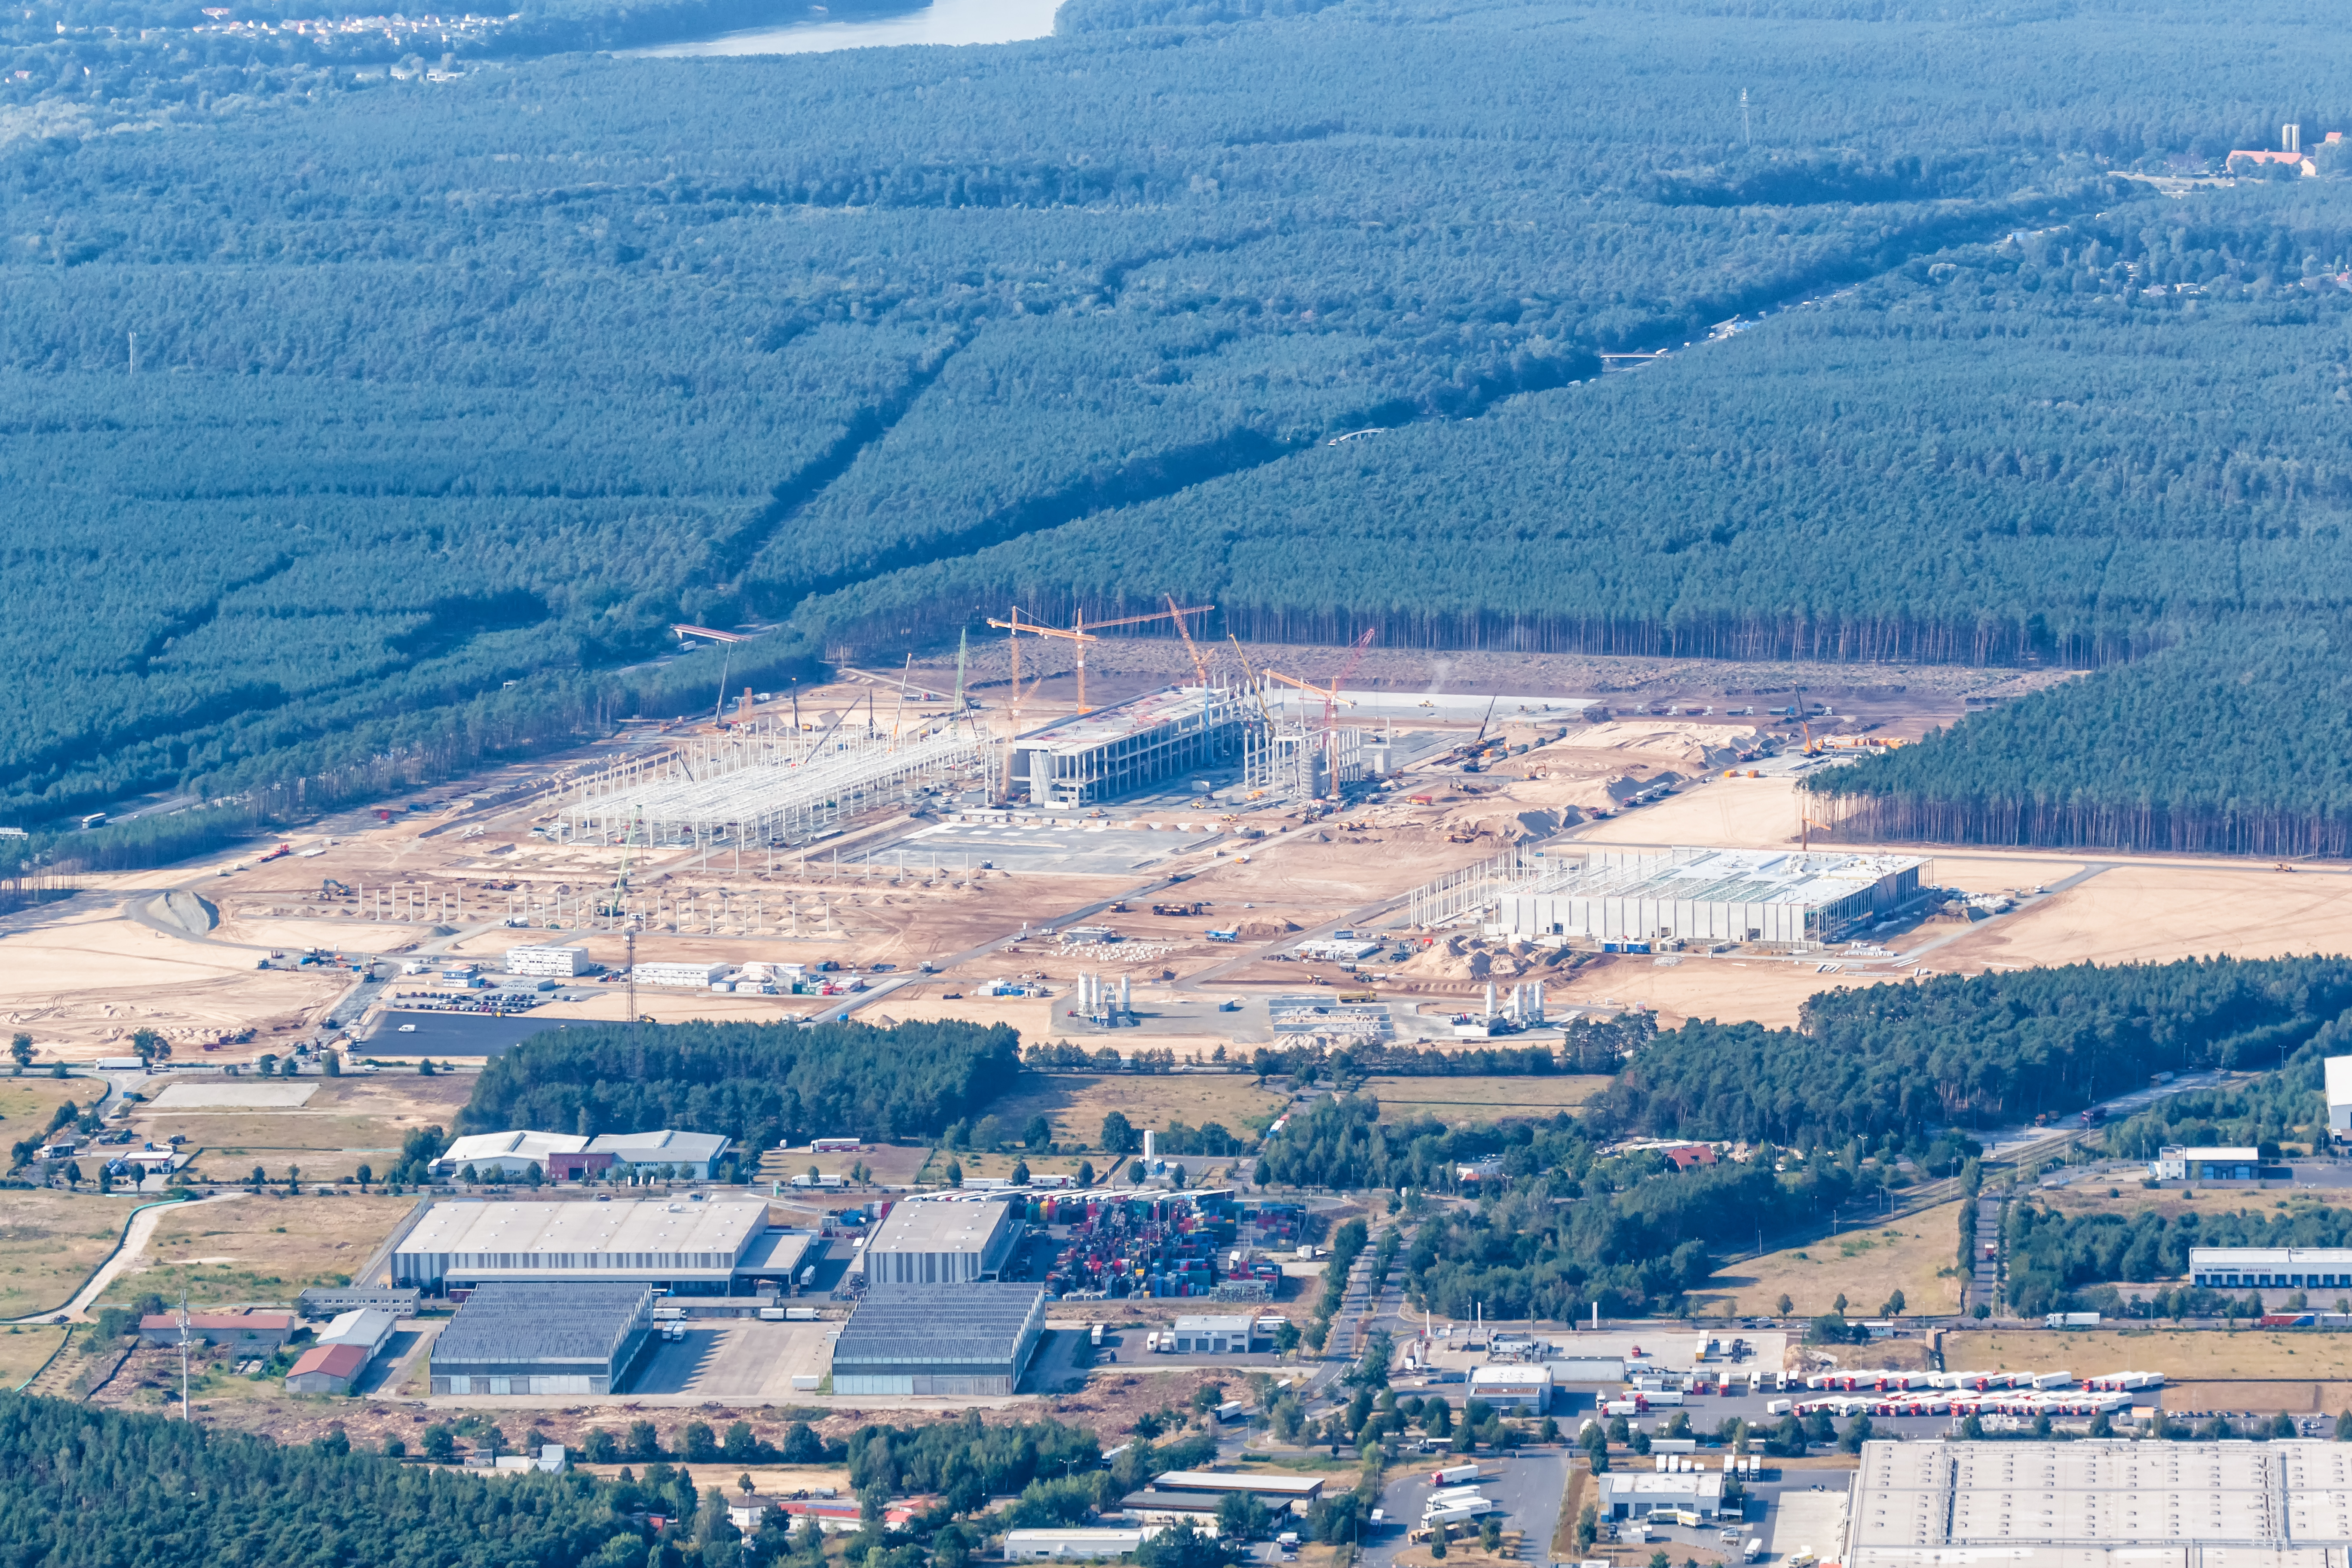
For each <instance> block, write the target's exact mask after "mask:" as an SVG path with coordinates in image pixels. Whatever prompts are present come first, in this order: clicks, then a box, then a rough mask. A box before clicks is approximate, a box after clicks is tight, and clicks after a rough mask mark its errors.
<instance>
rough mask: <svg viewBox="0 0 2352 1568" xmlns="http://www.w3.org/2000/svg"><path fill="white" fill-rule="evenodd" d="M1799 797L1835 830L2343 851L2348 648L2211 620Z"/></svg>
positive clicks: (2333, 640)
mask: <svg viewBox="0 0 2352 1568" xmlns="http://www.w3.org/2000/svg"><path fill="white" fill-rule="evenodd" d="M2330 526H2332V525H2330ZM1805 787H1806V788H1808V789H1809V790H1811V791H1812V792H1814V794H1815V795H1817V796H1820V797H1821V800H1820V804H1819V806H1818V807H1817V808H1815V809H1818V810H1819V811H1820V812H1821V814H1822V817H1823V818H1824V819H1825V823H1824V826H1828V827H1829V828H1830V829H1831V830H1832V836H1833V837H1843V838H1852V839H1860V840H1870V839H1902V840H1910V841H1917V840H1921V839H1927V840H1931V841H1937V842H1944V843H1961V844H2045V845H2063V846H2079V847H2100V848H2119V849H2152V850H2170V851H2178V852H2190V853H2204V854H2221V855H2263V856H2280V857H2290V856H2294V857H2299V856H2306V855H2329V856H2341V855H2345V854H2347V853H2352V647H2348V646H2347V639H2346V637H2345V634H2344V632H2343V631H2342V629H2341V627H2340V626H2335V625H2331V624H2313V623H2311V622H2294V621H2289V622H2287V623H2285V624H2284V625H2282V626H2271V627H2267V628H2263V629H2259V630H2257V629H2252V628H2241V627H2236V626H2231V627H2224V628H2216V629H2213V630H2210V631H2208V632H2206V633H2204V634H2202V635H2200V636H2198V637H2193V638H2192V639H2191V640H2190V641H2189V642H2188V643H2186V644H2185V645H2183V646H2181V647H2176V648H2172V649H2168V650H2167V651H2166V652H2163V653H2160V654H2158V655H2157V656H2156V657H2155V658H2150V659H2148V660H2147V661H2146V662H2145V663H2140V664H2134V665H2129V666H2126V667H2124V668H2118V669H2114V670H2110V671H2107V672H2105V673H2103V674H2101V675H2099V676H2097V677H2095V678H2094V679H2088V680H2079V681H2072V682H2069V683H2067V684H2065V685H2063V686H2058V687H2054V688H2052V689H2048V690H2044V691H2041V692H2038V693H2036V694H2034V695H2033V696H2031V697H2028V698H2025V699H2022V700H2019V701H2017V702H2014V703H2011V704H2009V705H2008V706H2006V707H2003V708H2001V709H2000V710H1996V711H1993V712H1990V713H1983V714H1978V715H1975V716H1972V717H1970V718H1969V719H1968V720H1966V721H1963V722H1961V723H1959V724H1958V725H1956V726H1955V727H1953V728H1952V729H1951V730H1949V731H1944V732H1940V733H1936V734H1931V735H1930V736H1929V737H1928V738H1927V741H1926V742H1925V743H1923V744H1920V745H1916V746H1906V747H1903V748H1901V749H1900V750H1897V751H1892V752H1883V753H1879V754H1876V755H1873V756H1871V757H1868V758H1865V759H1864V760H1863V761H1861V762H1859V763H1855V764H1854V765H1853V766H1851V767H1842V768H1833V769H1828V770H1825V771H1823V772H1821V773H1814V774H1813V775H1811V777H1809V778H1807V779H1806V780H1805Z"/></svg>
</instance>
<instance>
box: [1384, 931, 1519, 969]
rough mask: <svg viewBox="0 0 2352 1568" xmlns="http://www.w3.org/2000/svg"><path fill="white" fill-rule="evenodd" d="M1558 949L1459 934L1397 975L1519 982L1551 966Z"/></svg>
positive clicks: (1410, 961) (1424, 952) (1402, 965)
mask: <svg viewBox="0 0 2352 1568" xmlns="http://www.w3.org/2000/svg"><path fill="white" fill-rule="evenodd" d="M1558 956H1559V952H1558V950H1556V949H1551V948H1540V947H1535V946H1531V945H1530V944H1528V943H1527V942H1506V941H1504V940H1502V939H1500V938H1494V937H1483V936H1472V935H1470V934H1468V933H1466V932H1460V931H1457V932H1455V933H1454V934H1453V935H1451V936H1448V937H1446V938H1444V940H1443V941H1441V942H1437V943H1435V944H1434V945H1433V946H1430V947H1426V948H1423V950H1422V951H1421V952H1417V953H1414V954H1413V955H1412V957H1411V958H1409V959H1407V960H1405V961H1404V962H1403V963H1400V964H1398V965H1397V966H1396V969H1395V971H1394V973H1399V974H1411V975H1417V976H1421V977H1423V978H1427V979H1431V980H1516V979H1517V978H1518V977H1519V976H1521V975H1523V974H1528V973H1533V972H1535V971H1537V970H1540V969H1546V968H1549V967H1550V965H1551V963H1552V962H1553V961H1554V960H1555V959H1556V958H1557V957H1558Z"/></svg>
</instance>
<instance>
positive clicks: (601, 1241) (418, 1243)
mask: <svg viewBox="0 0 2352 1568" xmlns="http://www.w3.org/2000/svg"><path fill="white" fill-rule="evenodd" d="M767 1226H768V1205H766V1204H764V1203H715V1204H714V1203H703V1204H697V1203H677V1202H672V1203H662V1202H640V1203H590V1202H584V1201H570V1202H564V1201H557V1202H544V1203H446V1204H436V1205H433V1207H432V1208H431V1209H429V1210H427V1211H426V1212H425V1217H424V1218H423V1219H421V1220H418V1221H417V1222H416V1226H415V1229H413V1230H411V1231H410V1232H409V1233H408V1234H407V1235H406V1236H404V1237H402V1238H401V1240H400V1245H399V1246H398V1247H395V1248H394V1252H395V1253H396V1254H399V1255H408V1254H415V1253H447V1254H451V1255H453V1256H452V1264H451V1266H452V1267H453V1268H454V1267H457V1262H456V1259H457V1258H479V1257H482V1256H485V1255H496V1256H500V1257H505V1258H518V1257H520V1256H521V1255H526V1254H530V1255H538V1254H566V1255H570V1256H572V1257H575V1258H576V1257H581V1256H583V1255H589V1254H613V1253H644V1254H650V1255H653V1256H656V1257H658V1258H681V1257H683V1256H685V1255H688V1254H696V1253H700V1254H710V1255H719V1254H723V1255H724V1256H725V1258H727V1263H725V1264H716V1265H709V1266H708V1267H719V1268H724V1267H729V1266H731V1264H732V1262H733V1260H734V1259H735V1258H737V1257H738V1256H740V1254H741V1252H742V1250H743V1248H744V1247H745V1246H746V1245H747V1244H748V1243H749V1241H750V1240H751V1237H754V1236H757V1235H759V1234H760V1233H761V1231H763V1230H765V1229H766V1228H767ZM498 1267H501V1268H506V1267H542V1268H543V1267H557V1265H553V1264H545V1263H542V1264H536V1265H531V1264H521V1263H516V1264H499V1265H498ZM568 1267H580V1268H588V1267H596V1265H593V1264H586V1263H583V1264H575V1265H569V1266H568ZM655 1267H706V1266H705V1265H700V1264H695V1265H677V1264H663V1265H656V1266H655Z"/></svg>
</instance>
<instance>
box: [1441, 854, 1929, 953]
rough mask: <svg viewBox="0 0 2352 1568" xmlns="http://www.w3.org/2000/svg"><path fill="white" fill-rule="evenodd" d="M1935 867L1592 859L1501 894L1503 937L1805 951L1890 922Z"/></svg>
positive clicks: (1741, 857)
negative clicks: (1767, 945) (1759, 945)
mask: <svg viewBox="0 0 2352 1568" xmlns="http://www.w3.org/2000/svg"><path fill="white" fill-rule="evenodd" d="M1932 864H1933V862H1931V861H1928V860H1925V859H1921V858H1916V857H1914V856H1909V855H1860V854H1855V853H1853V852H1851V851H1847V850H1835V851H1825V850H1814V851H1811V852H1805V851H1799V850H1783V849H1693V848H1678V849H1668V850H1664V851H1660V852H1652V853H1639V852H1634V851H1628V850H1608V849H1596V850H1594V851H1593V852H1592V853H1591V856H1590V857H1588V858H1586V859H1585V860H1584V861H1583V863H1582V865H1581V866H1578V865H1577V864H1576V863H1574V862H1572V861H1571V862H1568V863H1566V864H1555V865H1553V866H1551V867H1548V868H1544V869H1542V870H1540V871H1536V872H1532V873H1530V875H1529V876H1528V878H1527V879H1524V880H1523V881H1522V883H1521V885H1520V886H1519V887H1518V888H1517V889H1504V890H1502V891H1500V892H1499V893H1498V895H1497V897H1496V900H1495V912H1494V915H1493V917H1492V920H1491V923H1490V925H1489V928H1488V929H1489V930H1490V931H1491V932H1492V933H1493V934H1495V935H1497V936H1509V937H1520V938H1530V939H1532V938H1541V937H1547V936H1551V937H1569V938H1575V939H1581V940H1586V941H1592V942H1657V941H1682V942H1779V943H1785V944H1788V945H1790V946H1798V945H1801V944H1805V943H1810V942H1829V941H1832V940H1835V939H1836V938H1837V937H1838V936H1839V935H1840V934H1841V933H1842V932H1843V931H1845V930H1846V929H1847V928H1849V927H1853V926H1855V925H1858V924H1863V923H1866V922H1869V921H1875V920H1878V919H1883V918H1885V916H1887V915H1889V914H1892V913H1893V912H1894V911H1895V910H1899V909H1901V908H1903V907H1904V906H1905V905H1906V904H1910V903H1912V902H1914V901H1916V900H1917V899H1918V897H1919V892H1920V885H1921V873H1922V871H1923V870H1925V869H1926V868H1928V867H1930V866H1931V865H1932Z"/></svg>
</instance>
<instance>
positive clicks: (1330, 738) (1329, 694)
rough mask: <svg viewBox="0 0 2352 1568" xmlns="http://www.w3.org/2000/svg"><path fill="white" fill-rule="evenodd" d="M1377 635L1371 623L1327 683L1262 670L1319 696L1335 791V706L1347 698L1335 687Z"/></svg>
mask: <svg viewBox="0 0 2352 1568" xmlns="http://www.w3.org/2000/svg"><path fill="white" fill-rule="evenodd" d="M1379 635H1380V629H1379V628H1378V627H1373V628H1372V629H1371V630H1370V631H1367V632H1365V633H1364V635H1363V636H1362V637H1358V638H1357V639H1356V640H1355V642H1354V644H1353V645H1352V646H1351V647H1350V648H1349V653H1348V662H1347V663H1345V664H1343V665H1341V666H1340V667H1339V674H1338V675H1336V676H1334V677H1333V678H1332V680H1331V684H1330V685H1329V686H1328V687H1322V686H1318V685H1316V684H1315V683H1314V682H1313V681H1311V680H1301V679H1298V678H1297V676H1295V675H1285V674H1283V673H1282V672H1281V671H1280V670H1277V669H1269V670H1267V671H1266V672H1265V678H1266V679H1268V680H1279V681H1281V682H1282V683H1283V684H1284V685H1285V686H1295V687H1297V689H1299V690H1301V691H1311V692H1313V693H1314V694H1315V695H1316V696H1318V697H1320V698H1321V699H1323V756H1324V765H1325V767H1326V769H1327V771H1328V773H1329V774H1330V777H1331V789H1332V793H1333V794H1335V795H1336V794H1338V793H1339V728H1338V725H1337V718H1338V715H1337V711H1336V710H1337V705H1338V704H1339V703H1340V702H1342V701H1346V699H1344V698H1342V697H1341V696H1340V695H1339V690H1340V688H1342V687H1344V686H1346V685H1347V683H1348V678H1349V676H1351V675H1353V674H1355V673H1356V666H1358V665H1359V664H1361V663H1362V662H1363V660H1364V652H1365V650H1366V649H1367V648H1369V647H1371V646H1372V638H1374V637H1378V636H1379ZM1348 706H1349V707H1350V708H1353V707H1354V706H1355V704H1354V703H1353V702H1349V703H1348Z"/></svg>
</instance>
